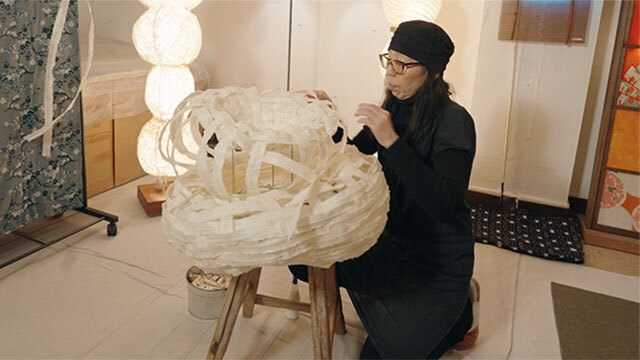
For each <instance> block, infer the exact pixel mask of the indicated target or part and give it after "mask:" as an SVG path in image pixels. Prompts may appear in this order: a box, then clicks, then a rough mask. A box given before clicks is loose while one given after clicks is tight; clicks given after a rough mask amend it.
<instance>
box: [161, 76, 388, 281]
mask: <svg viewBox="0 0 640 360" xmlns="http://www.w3.org/2000/svg"><path fill="white" fill-rule="evenodd" d="M338 127H342V128H343V124H342V118H341V116H340V114H339V113H338V111H337V110H336V109H335V106H334V105H333V104H331V103H330V102H328V101H321V100H316V99H310V98H308V97H305V95H303V94H296V93H287V92H283V91H268V92H263V93H259V92H258V91H257V90H255V89H241V88H224V89H215V90H207V91H205V92H195V93H193V94H192V95H190V96H188V97H187V98H186V99H185V100H184V101H183V102H182V103H181V104H180V105H179V106H178V108H177V109H176V113H175V116H174V117H173V119H172V120H171V121H170V122H169V124H168V126H167V127H166V128H165V129H164V131H166V132H168V133H169V136H168V138H169V142H168V145H167V146H166V147H164V148H163V149H161V152H162V153H163V156H164V157H165V159H166V160H167V161H168V162H170V163H172V164H174V165H175V166H182V167H186V168H188V171H187V172H186V173H184V174H183V175H181V176H179V177H178V178H177V179H176V181H175V183H173V185H171V186H170V187H169V188H168V190H167V200H166V202H165V203H164V205H163V208H162V224H163V226H164V230H165V235H166V238H167V240H168V241H169V242H170V243H171V244H172V245H174V246H175V247H176V248H178V249H179V250H180V251H182V252H183V253H184V254H186V255H187V256H189V257H190V258H191V259H192V260H193V261H194V262H195V265H196V266H198V267H200V268H201V269H203V270H205V271H207V272H214V273H227V274H232V275H238V274H241V273H243V272H246V271H248V270H251V269H253V268H256V267H261V266H268V265H287V264H307V265H312V266H317V267H325V268H326V267H329V266H331V265H332V264H333V263H334V262H337V261H342V260H346V259H350V258H353V257H357V256H359V255H360V254H362V253H363V252H365V251H366V250H367V249H368V248H370V247H371V246H372V245H373V244H375V242H376V240H377V238H378V236H379V235H380V233H381V232H382V230H383V228H384V225H385V223H386V216H387V211H388V208H389V190H388V187H387V184H386V181H385V178H384V175H383V173H382V171H381V167H380V164H379V163H378V161H377V159H376V158H375V157H373V156H367V155H363V154H361V153H360V152H359V151H358V150H357V149H356V148H355V147H354V146H352V145H347V144H346V140H345V139H346V136H343V138H342V140H341V141H340V142H339V143H337V144H336V143H334V142H333V140H332V139H331V136H332V135H333V134H334V133H335V132H336V131H337V129H338ZM185 128H188V129H190V131H189V132H187V131H184V129H185ZM187 133H189V134H195V135H189V136H190V137H191V138H188V139H185V137H186V136H185V134H187ZM201 134H202V135H201ZM214 134H215V139H216V140H217V142H218V143H217V144H216V145H215V146H214V147H213V148H212V147H211V146H208V145H207V143H211V141H210V139H212V138H214ZM194 140H195V141H196V142H197V143H199V144H200V148H199V150H198V151H197V152H193V151H190V150H188V147H187V146H185V145H184V144H185V143H186V142H188V141H194ZM178 156H184V157H187V158H189V159H191V160H192V161H195V165H190V164H189V162H186V163H182V162H180V161H178V160H176V159H177V158H178Z"/></svg>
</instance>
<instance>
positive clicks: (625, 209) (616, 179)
mask: <svg viewBox="0 0 640 360" xmlns="http://www.w3.org/2000/svg"><path fill="white" fill-rule="evenodd" d="M598 224H601V225H607V226H611V227H615V228H618V229H624V230H630V231H634V232H639V231H640V176H638V175H633V174H625V173H619V172H613V171H607V172H606V175H605V179H604V184H603V189H602V198H601V199H600V211H599V213H598Z"/></svg>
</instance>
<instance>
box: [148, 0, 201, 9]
mask: <svg viewBox="0 0 640 360" xmlns="http://www.w3.org/2000/svg"><path fill="white" fill-rule="evenodd" d="M140 2H141V3H143V4H144V5H145V6H147V7H153V6H163V5H173V6H178V7H182V8H185V9H188V10H191V9H193V8H195V7H196V6H198V5H200V3H201V2H202V0H140Z"/></svg>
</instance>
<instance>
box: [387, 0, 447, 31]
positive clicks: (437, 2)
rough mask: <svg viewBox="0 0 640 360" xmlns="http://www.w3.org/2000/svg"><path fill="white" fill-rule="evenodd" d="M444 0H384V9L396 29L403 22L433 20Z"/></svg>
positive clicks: (392, 26)
mask: <svg viewBox="0 0 640 360" xmlns="http://www.w3.org/2000/svg"><path fill="white" fill-rule="evenodd" d="M441 7H442V0H383V1H382V10H383V11H384V14H385V16H386V17H387V20H388V21H389V24H391V28H392V29H395V28H397V27H398V25H400V23H401V22H404V21H411V20H423V21H429V22H433V21H434V20H435V19H436V17H437V16H438V13H439V12H440V8H441Z"/></svg>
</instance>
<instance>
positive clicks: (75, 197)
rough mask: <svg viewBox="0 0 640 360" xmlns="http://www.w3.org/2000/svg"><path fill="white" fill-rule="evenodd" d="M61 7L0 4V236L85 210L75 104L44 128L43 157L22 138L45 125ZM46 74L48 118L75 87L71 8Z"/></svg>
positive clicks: (74, 12)
mask: <svg viewBox="0 0 640 360" xmlns="http://www.w3.org/2000/svg"><path fill="white" fill-rule="evenodd" d="M61 3H62V1H60V0H55V1H47V2H41V1H15V2H9V3H6V2H5V3H2V4H0V24H2V27H1V28H0V68H2V69H3V74H2V75H3V76H2V78H3V80H2V82H0V219H2V220H1V221H0V235H2V234H5V233H8V232H10V231H12V230H14V229H17V228H19V227H21V226H24V225H26V224H29V223H32V222H34V221H38V220H41V219H44V218H47V217H50V216H54V215H57V214H60V213H62V212H64V211H66V210H70V209H74V208H78V207H81V206H83V205H85V199H84V184H83V178H82V161H83V151H82V146H83V141H82V118H81V109H80V103H79V102H76V103H75V104H74V105H73V106H72V107H71V109H70V110H69V112H68V113H67V114H66V115H65V116H64V118H62V119H61V120H60V121H58V122H57V123H56V124H55V125H54V126H53V128H52V130H53V132H52V146H51V155H50V156H49V157H43V156H42V148H43V147H42V141H43V140H40V139H38V140H34V141H31V142H29V141H27V140H25V139H24V137H25V136H26V135H28V134H31V133H32V132H33V131H34V130H37V129H39V128H42V127H43V125H44V124H45V114H44V106H43V105H44V100H45V99H44V91H45V90H44V89H45V75H46V63H47V56H48V51H49V43H50V38H51V36H52V32H53V28H54V22H55V19H56V15H57V14H58V10H59V7H60V5H61ZM63 29H64V30H63V31H62V35H61V39H60V45H59V47H58V51H57V61H56V64H55V66H54V68H53V83H54V86H53V89H54V93H53V112H54V114H53V116H54V117H57V116H58V115H59V114H61V113H62V112H63V111H65V109H66V108H67V107H68V106H69V104H70V103H71V101H72V99H73V98H74V96H75V94H76V92H77V90H78V86H79V83H80V54H79V46H78V4H77V1H76V0H72V1H71V2H70V4H69V8H68V10H67V15H66V20H65V23H64V28H63Z"/></svg>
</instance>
